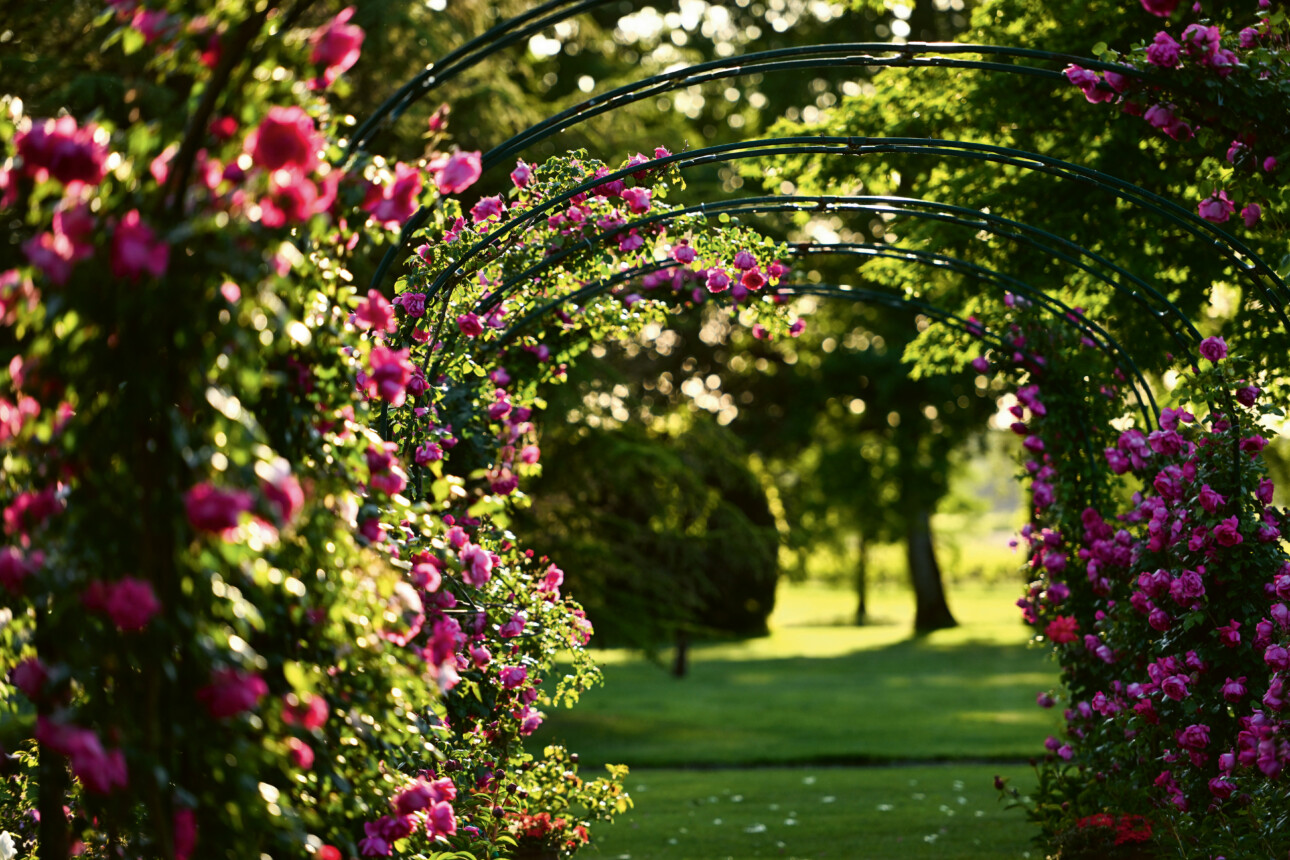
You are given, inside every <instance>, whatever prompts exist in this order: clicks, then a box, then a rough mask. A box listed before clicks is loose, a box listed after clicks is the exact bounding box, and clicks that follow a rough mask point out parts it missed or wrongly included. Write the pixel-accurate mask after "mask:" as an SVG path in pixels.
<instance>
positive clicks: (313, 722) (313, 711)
mask: <svg viewBox="0 0 1290 860" xmlns="http://www.w3.org/2000/svg"><path fill="white" fill-rule="evenodd" d="M293 702H294V704H293ZM282 722H284V723H286V724H287V725H289V726H301V727H303V728H305V729H309V730H313V729H318V728H322V726H323V724H324V723H326V722H327V699H326V698H325V697H323V696H310V697H309V699H308V701H305V702H301V701H299V700H296V699H295V697H294V695H290V696H287V705H286V707H284V708H283V709H282Z"/></svg>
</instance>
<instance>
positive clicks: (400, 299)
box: [393, 293, 426, 319]
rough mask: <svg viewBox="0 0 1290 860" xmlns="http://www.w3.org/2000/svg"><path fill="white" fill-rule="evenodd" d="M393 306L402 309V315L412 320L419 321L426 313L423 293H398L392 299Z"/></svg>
mask: <svg viewBox="0 0 1290 860" xmlns="http://www.w3.org/2000/svg"><path fill="white" fill-rule="evenodd" d="M393 303H394V304H396V305H398V306H399V307H401V308H403V311H404V313H406V314H407V315H408V316H410V317H412V318H413V319H419V318H421V317H423V316H425V312H426V294H425V293H399V294H398V295H397V296H395V297H394V302H393Z"/></svg>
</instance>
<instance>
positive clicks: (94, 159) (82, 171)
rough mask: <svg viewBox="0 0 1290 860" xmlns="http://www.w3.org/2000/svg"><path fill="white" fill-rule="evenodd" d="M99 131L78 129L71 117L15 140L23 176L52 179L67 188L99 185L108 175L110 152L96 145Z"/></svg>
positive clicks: (91, 127)
mask: <svg viewBox="0 0 1290 860" xmlns="http://www.w3.org/2000/svg"><path fill="white" fill-rule="evenodd" d="M97 131H98V127H97V126H94V125H87V126H85V127H83V128H77V126H76V120H75V119H73V118H72V117H70V116H65V117H60V118H58V119H47V120H44V121H43V122H41V121H38V122H36V123H35V124H34V125H32V127H31V131H28V132H26V133H25V134H19V135H18V136H17V137H16V139H15V144H16V146H17V150H18V154H19V155H20V156H22V166H23V172H24V173H26V174H27V175H28V176H32V177H34V178H35V179H36V180H38V181H43V180H44V179H45V178H46V176H52V177H53V178H54V179H57V180H58V181H59V182H61V183H63V184H64V185H69V184H71V183H73V182H84V183H87V184H89V185H97V184H98V183H99V182H101V181H102V180H103V175H104V173H105V171H106V167H105V166H104V163H105V162H106V161H107V155H108V150H107V146H106V145H105V144H101V143H98V142H96V141H95V139H94V138H95V133H96V132H97Z"/></svg>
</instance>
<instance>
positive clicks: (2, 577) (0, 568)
mask: <svg viewBox="0 0 1290 860" xmlns="http://www.w3.org/2000/svg"><path fill="white" fill-rule="evenodd" d="M44 561H45V557H44V555H43V554H41V553H40V552H34V553H32V554H31V555H30V556H26V555H24V554H23V551H22V550H20V549H18V548H17V547H12V546H7V547H5V548H3V549H0V585H3V586H4V587H5V588H6V589H8V590H9V592H10V593H12V594H18V593H19V592H20V591H22V583H23V580H25V579H26V578H27V577H29V576H31V575H32V574H33V573H35V572H36V571H37V570H39V569H40V566H41V565H42V564H43V563H44Z"/></svg>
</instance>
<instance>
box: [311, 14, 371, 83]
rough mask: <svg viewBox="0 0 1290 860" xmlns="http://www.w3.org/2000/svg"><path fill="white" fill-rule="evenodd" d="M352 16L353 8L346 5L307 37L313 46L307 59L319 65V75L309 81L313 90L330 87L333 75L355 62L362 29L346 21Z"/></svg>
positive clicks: (358, 52) (360, 47) (361, 42)
mask: <svg viewBox="0 0 1290 860" xmlns="http://www.w3.org/2000/svg"><path fill="white" fill-rule="evenodd" d="M353 16H354V7H353V6H350V7H349V8H348V9H345V10H344V11H342V12H341V13H340V14H339V15H337V16H336V17H335V18H332V19H331V21H330V22H328V24H327V26H326V27H323V28H322V29H320V30H317V31H315V32H314V34H313V35H312V36H311V37H310V38H309V43H310V44H311V45H312V46H313V50H312V51H311V52H310V54H309V62H311V63H313V64H314V65H315V66H322V67H323V72H322V75H321V76H320V77H318V78H315V79H314V81H313V82H312V84H313V86H314V87H315V88H316V89H322V88H326V87H329V86H331V85H332V83H333V82H334V81H335V80H336V78H338V77H340V76H341V75H342V74H344V73H345V72H347V71H349V69H350V68H352V67H353V65H354V64H355V63H357V62H358V57H359V54H360V52H361V50H362V47H363V28H362V27H359V26H358V25H357V24H350V23H349V19H350V18H352V17H353Z"/></svg>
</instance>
